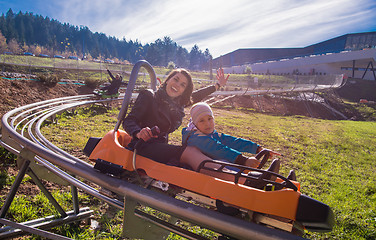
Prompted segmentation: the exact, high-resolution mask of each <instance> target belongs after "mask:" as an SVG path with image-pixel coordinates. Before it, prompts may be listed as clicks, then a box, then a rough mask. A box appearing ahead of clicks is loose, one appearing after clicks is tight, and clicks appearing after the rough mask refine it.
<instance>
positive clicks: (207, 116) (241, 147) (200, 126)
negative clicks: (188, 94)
mask: <svg viewBox="0 0 376 240" xmlns="http://www.w3.org/2000/svg"><path fill="white" fill-rule="evenodd" d="M190 114H191V121H190V123H189V124H188V127H186V128H183V130H182V135H183V145H184V144H186V145H187V146H193V147H196V148H198V149H199V150H200V151H201V152H202V153H203V154H205V155H206V156H208V157H210V158H212V159H216V160H225V161H228V162H231V163H236V164H239V165H244V166H248V167H253V168H256V167H258V165H259V164H260V161H259V160H257V159H256V158H254V157H249V158H248V157H245V156H243V155H242V152H248V153H253V154H256V153H259V152H260V151H261V150H262V149H263V148H262V147H261V146H260V145H258V144H256V143H254V142H252V141H249V140H246V139H243V138H236V137H233V136H231V135H227V134H224V133H218V132H217V131H216V130H215V122H214V116H213V112H212V110H211V108H210V106H209V105H208V104H207V103H204V102H199V103H197V104H195V105H193V106H192V108H191V111H190ZM270 153H271V154H272V155H281V154H279V153H278V152H274V151H270ZM277 165H278V167H277V168H278V169H274V170H275V171H274V172H278V170H279V162H278V164H277Z"/></svg>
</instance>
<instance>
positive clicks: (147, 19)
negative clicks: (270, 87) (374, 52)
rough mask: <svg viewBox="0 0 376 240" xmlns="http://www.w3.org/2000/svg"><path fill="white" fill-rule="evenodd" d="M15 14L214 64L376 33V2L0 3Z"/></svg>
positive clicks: (28, 0) (58, 0) (35, 0)
mask: <svg viewBox="0 0 376 240" xmlns="http://www.w3.org/2000/svg"><path fill="white" fill-rule="evenodd" d="M9 8H11V9H12V10H13V12H14V13H18V12H19V11H22V12H23V13H26V12H29V13H33V14H34V15H41V16H43V17H49V18H51V19H55V20H57V21H59V22H61V23H69V24H71V25H75V26H87V27H88V28H89V29H90V30H91V31H92V32H100V33H104V34H106V35H107V36H112V37H116V38H118V39H123V38H125V39H126V40H127V41H129V40H133V41H136V40H137V41H138V42H140V43H142V44H143V45H144V44H147V43H152V42H155V40H157V39H163V38H164V37H165V36H168V37H170V38H171V39H172V40H173V41H174V42H176V43H177V44H178V45H180V46H183V47H184V48H186V49H187V50H188V51H190V50H191V48H192V47H193V46H194V45H195V44H197V46H198V47H199V48H200V49H201V50H202V51H205V49H209V51H210V53H211V54H212V56H213V57H214V58H216V57H219V56H221V55H225V54H227V53H230V52H233V51H235V50H237V49H240V48H291V47H292V48H294V47H306V46H309V45H312V44H316V43H319V42H322V41H325V40H328V39H331V38H335V37H339V36H342V35H344V34H349V33H360V32H370V31H376V0H355V1H354V0H309V1H308V0H231V1H229V0H7V1H3V0H0V12H1V13H4V14H6V12H7V11H8V10H9Z"/></svg>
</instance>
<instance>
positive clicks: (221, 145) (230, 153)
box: [182, 128, 258, 162]
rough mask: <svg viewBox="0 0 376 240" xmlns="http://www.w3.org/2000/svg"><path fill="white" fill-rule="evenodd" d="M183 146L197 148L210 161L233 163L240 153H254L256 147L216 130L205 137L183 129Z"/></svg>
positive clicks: (253, 144) (244, 140) (198, 132)
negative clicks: (222, 160) (210, 159)
mask: <svg viewBox="0 0 376 240" xmlns="http://www.w3.org/2000/svg"><path fill="white" fill-rule="evenodd" d="M182 135H183V140H182V142H183V145H184V144H187V146H193V147H197V148H198V149H200V150H201V152H202V153H204V154H205V155H207V156H208V157H210V158H212V159H217V160H221V159H224V160H227V161H230V162H234V161H235V159H236V158H237V157H238V156H239V155H240V154H242V152H248V153H253V154H255V153H256V150H257V147H258V145H257V144H256V143H254V142H252V141H249V140H246V139H243V138H236V137H233V136H231V135H227V134H224V133H218V132H217V131H216V130H214V131H213V133H211V134H209V135H205V134H203V133H201V132H200V131H198V130H191V131H190V130H187V128H183V130H182Z"/></svg>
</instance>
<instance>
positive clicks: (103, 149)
mask: <svg viewBox="0 0 376 240" xmlns="http://www.w3.org/2000/svg"><path fill="white" fill-rule="evenodd" d="M116 133H117V134H116V135H117V136H116V137H115V133H114V131H110V132H108V133H107V134H106V135H105V136H104V137H103V138H102V140H101V141H100V142H99V143H98V145H97V146H96V148H95V149H94V150H93V152H92V154H91V155H90V157H89V159H91V160H95V159H97V158H100V159H103V160H106V161H108V162H112V163H115V164H118V165H122V166H123V168H124V169H127V170H129V171H133V166H132V157H133V152H132V151H130V150H128V149H126V148H124V147H123V146H125V145H127V144H128V143H129V141H130V136H129V135H128V134H127V133H125V132H124V131H122V130H118V131H117V132H116ZM120 143H121V144H120ZM123 144H124V145H123ZM122 145H123V146H122ZM136 161H137V162H136V163H137V164H136V165H137V168H138V169H143V170H144V171H145V172H146V174H147V175H148V176H149V177H151V178H154V179H157V180H160V181H164V182H168V183H170V184H173V185H176V186H179V187H181V188H184V189H187V190H189V191H192V192H196V193H199V194H201V195H205V196H209V197H212V198H214V199H219V200H221V201H223V202H227V203H230V204H233V205H235V206H239V207H241V208H245V209H249V210H252V211H256V212H261V213H266V214H272V215H276V216H280V217H284V218H288V219H292V220H295V215H296V210H297V206H298V200H299V196H300V194H301V193H300V192H295V191H293V190H292V189H282V190H278V191H263V190H259V189H255V188H251V187H247V186H244V185H241V184H235V183H233V182H229V181H225V180H222V179H218V178H215V177H212V176H208V175H205V174H201V173H198V172H194V171H191V170H187V169H183V168H179V167H174V166H169V165H165V164H162V163H158V162H155V161H153V160H150V159H148V158H145V157H142V156H137V159H136ZM297 185H298V183H297ZM299 187H300V186H299Z"/></svg>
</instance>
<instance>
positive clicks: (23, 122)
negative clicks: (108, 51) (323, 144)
mask: <svg viewBox="0 0 376 240" xmlns="http://www.w3.org/2000/svg"><path fill="white" fill-rule="evenodd" d="M140 67H145V63H141V64H140V66H138V69H139V68H140ZM138 69H137V72H136V75H138ZM132 72H133V71H132ZM136 75H135V76H134V77H136ZM134 77H133V78H134ZM154 77H155V76H154ZM131 78H132V74H131ZM136 78H137V77H136ZM130 82H131V80H130ZM134 82H135V81H134ZM342 84H343V83H342V82H339V83H338V82H337V83H336V86H334V85H331V86H329V87H330V88H332V87H339V86H341V85H342ZM133 87H134V86H132V87H131V88H132V89H131V90H130V91H132V90H133ZM154 87H155V86H154ZM314 88H318V86H314ZM299 89H300V90H299ZM298 90H299V91H302V89H301V88H299V87H297V86H295V87H292V88H289V89H288V90H287V91H298ZM311 90H312V88H311ZM271 91H272V90H271V89H269V91H267V92H271ZM285 91H286V90H285ZM264 92H265V90H262V92H258V94H262V93H264ZM254 93H255V92H252V94H254ZM222 94H223V93H222ZM236 94H240V93H239V92H237V93H236ZM242 94H244V92H243V93H242ZM125 96H127V97H124V99H123V107H124V102H126V105H127V106H128V104H129V101H130V98H131V97H134V96H132V94H131V92H128V89H127V92H126V93H125ZM117 100H121V98H119V99H99V100H98V99H96V98H95V96H94V95H92V94H90V95H80V96H71V97H63V98H57V99H51V100H46V101H42V102H37V103H33V104H29V105H25V106H22V107H19V108H16V109H14V110H11V111H9V112H8V113H6V114H5V115H4V116H3V117H2V120H1V121H2V135H1V141H0V144H1V145H2V146H3V147H5V148H6V149H8V150H9V151H10V152H13V153H14V154H16V155H18V156H19V160H20V163H21V165H22V167H24V168H25V169H26V168H29V169H30V170H31V171H29V172H31V174H33V173H35V175H37V176H40V177H41V178H43V179H46V180H51V181H57V182H59V181H60V182H61V180H62V181H63V182H66V183H67V184H69V185H71V186H73V189H75V188H79V189H81V190H82V191H84V192H86V193H87V194H89V195H92V196H94V197H96V198H98V199H100V200H102V201H104V202H106V203H108V204H110V205H112V206H114V207H116V208H118V209H124V207H125V206H124V203H123V202H122V201H119V200H117V199H115V198H111V197H109V196H107V195H104V194H102V193H101V192H100V191H99V190H97V189H95V188H93V187H91V186H89V185H88V184H86V183H84V182H82V181H81V180H79V179H78V178H83V179H85V180H86V181H89V182H91V183H94V184H96V185H98V186H100V187H102V188H105V189H108V190H110V191H111V192H114V193H116V194H118V195H121V196H126V198H131V199H134V200H135V201H137V202H140V203H142V204H145V205H147V206H150V207H152V208H155V209H157V210H159V211H161V212H164V213H168V214H170V215H171V216H174V217H176V218H178V219H183V220H186V221H188V222H191V223H194V224H197V225H199V226H202V227H205V228H208V229H211V230H213V231H215V232H218V233H221V234H225V235H228V236H231V237H235V238H237V239H302V238H300V237H297V236H294V235H291V234H288V233H285V232H281V231H278V230H275V229H270V228H266V227H263V226H260V225H257V224H253V223H250V222H245V221H243V220H240V219H237V218H234V217H231V216H227V215H224V214H221V213H218V212H214V211H210V210H207V209H204V208H201V207H198V206H195V205H192V204H190V203H187V202H183V201H180V200H177V199H174V198H172V197H169V196H166V195H164V194H161V193H159V192H154V191H150V190H148V189H144V188H141V187H139V186H137V185H134V184H131V183H129V182H126V181H124V180H121V179H117V178H114V177H111V176H109V175H105V174H102V173H100V172H98V171H97V170H95V169H94V168H93V165H91V164H89V163H87V162H85V161H83V160H81V159H78V158H76V157H74V156H72V155H70V154H68V153H66V152H65V151H63V150H61V149H59V148H58V147H56V146H55V145H54V144H52V143H51V142H50V141H48V139H46V138H45V137H44V136H43V134H42V133H41V127H42V125H43V122H45V121H46V120H47V119H50V118H53V117H54V116H55V115H56V114H58V113H61V112H64V111H68V110H70V109H74V108H76V107H79V106H84V105H91V104H97V103H107V102H109V101H117ZM126 110H127V109H124V108H122V109H121V112H120V113H119V117H118V119H119V120H120V119H121V117H122V116H123V115H124V114H125V113H126ZM119 125H120V124H119V122H118V124H117V126H116V127H115V128H116V129H117V128H118V127H119ZM88 137H89V136H88ZM46 173H49V174H46ZM50 173H53V175H54V176H57V178H58V179H56V177H51V176H52V175H51V174H50ZM59 179H60V180H59ZM16 190H17V189H16ZM14 194H15V192H14V193H13V197H14ZM12 200H13V198H12V196H11V197H9V196H8V199H7V201H6V202H5V203H4V205H3V207H2V209H1V212H0V220H5V219H4V217H5V214H6V212H7V210H8V209H7V208H9V205H10V204H11V202H12ZM74 208H75V210H74V212H75V213H76V214H78V213H79V212H80V210H79V209H78V204H77V205H75V206H74ZM61 215H64V213H61ZM139 215H140V214H139ZM143 218H147V217H143ZM147 221H149V222H153V223H154V224H157V225H158V223H157V221H153V220H151V219H147ZM1 223H3V224H6V221H5V223H4V221H2V222H1ZM9 225H11V224H9ZM19 225H20V224H19ZM160 225H162V226H160V227H162V228H164V229H167V230H168V231H171V232H175V233H177V234H180V235H182V236H184V237H187V238H189V239H200V237H199V236H196V235H194V234H191V233H190V232H187V231H184V230H181V229H176V228H175V227H174V226H166V225H165V226H163V224H160ZM124 227H125V226H124ZM18 228H21V229H22V226H18ZM23 230H24V231H26V232H28V229H23ZM29 232H30V230H29ZM1 234H2V231H0V238H1V236H2V235H1ZM5 236H8V237H9V235H7V234H6V233H5ZM51 238H52V237H51ZM56 239H58V237H56Z"/></svg>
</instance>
